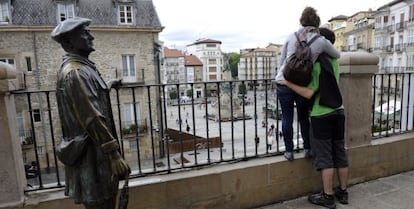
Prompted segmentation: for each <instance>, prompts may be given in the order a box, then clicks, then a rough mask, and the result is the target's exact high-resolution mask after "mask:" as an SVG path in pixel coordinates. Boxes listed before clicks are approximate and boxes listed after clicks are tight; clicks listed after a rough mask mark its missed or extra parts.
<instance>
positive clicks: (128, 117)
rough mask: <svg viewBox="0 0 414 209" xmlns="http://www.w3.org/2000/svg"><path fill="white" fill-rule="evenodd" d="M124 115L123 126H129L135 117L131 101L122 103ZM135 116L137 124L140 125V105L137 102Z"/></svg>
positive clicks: (133, 122)
mask: <svg viewBox="0 0 414 209" xmlns="http://www.w3.org/2000/svg"><path fill="white" fill-rule="evenodd" d="M124 107H125V109H124V116H125V127H126V128H129V127H130V126H131V125H133V124H135V118H134V105H133V103H125V104H124ZM135 110H136V113H135V117H136V119H137V123H138V125H140V124H141V123H142V122H141V114H140V111H141V110H140V106H139V103H137V104H135Z"/></svg>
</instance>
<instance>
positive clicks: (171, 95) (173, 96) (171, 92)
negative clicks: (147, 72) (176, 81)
mask: <svg viewBox="0 0 414 209" xmlns="http://www.w3.org/2000/svg"><path fill="white" fill-rule="evenodd" d="M177 97H178V94H177V91H175V90H171V91H170V99H177Z"/></svg>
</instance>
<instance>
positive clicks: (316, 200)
mask: <svg viewBox="0 0 414 209" xmlns="http://www.w3.org/2000/svg"><path fill="white" fill-rule="evenodd" d="M308 201H309V202H310V203H312V204H315V205H320V206H323V207H327V208H329V209H335V208H336V205H335V199H334V196H333V195H328V194H325V193H324V192H320V193H317V194H312V195H309V197H308Z"/></svg>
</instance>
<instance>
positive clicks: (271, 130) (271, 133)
mask: <svg viewBox="0 0 414 209" xmlns="http://www.w3.org/2000/svg"><path fill="white" fill-rule="evenodd" d="M275 139H276V132H275V125H274V124H272V125H270V128H269V130H268V131H267V150H272V146H273V144H274V143H275Z"/></svg>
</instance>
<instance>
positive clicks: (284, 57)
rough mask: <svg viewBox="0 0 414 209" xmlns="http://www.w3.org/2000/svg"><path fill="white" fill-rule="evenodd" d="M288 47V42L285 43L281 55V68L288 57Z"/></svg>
mask: <svg viewBox="0 0 414 209" xmlns="http://www.w3.org/2000/svg"><path fill="white" fill-rule="evenodd" d="M287 46H288V41H286V42H285V44H283V47H282V52H281V53H280V62H279V63H280V66H279V68H280V67H281V66H282V64H283V62H284V61H285V59H286V55H287Z"/></svg>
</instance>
